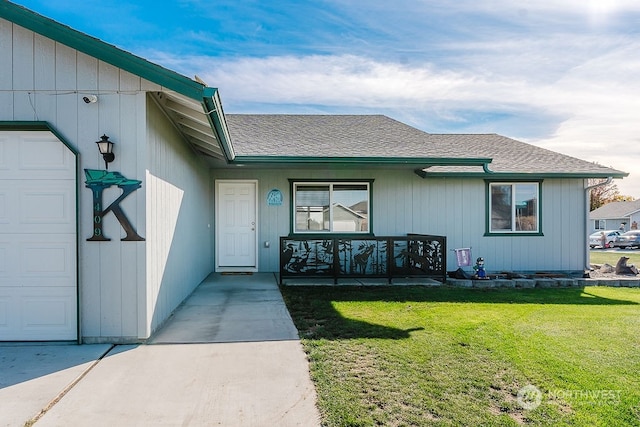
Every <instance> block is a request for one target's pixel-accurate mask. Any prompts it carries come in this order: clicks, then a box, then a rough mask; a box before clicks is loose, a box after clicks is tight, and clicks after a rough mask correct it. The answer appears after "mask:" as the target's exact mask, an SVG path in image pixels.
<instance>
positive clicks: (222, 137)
mask: <svg viewBox="0 0 640 427" xmlns="http://www.w3.org/2000/svg"><path fill="white" fill-rule="evenodd" d="M202 106H203V107H204V110H205V113H206V114H207V118H208V120H209V125H210V126H211V129H212V130H213V131H214V132H215V134H216V137H217V138H218V142H219V143H220V147H221V148H222V151H223V152H224V155H225V157H226V158H227V162H232V161H233V160H234V159H235V158H236V155H235V152H234V150H233V145H232V144H231V137H230V136H229V128H228V127H227V120H226V118H225V115H224V111H223V110H222V101H221V100H220V93H219V92H218V89H215V88H211V87H205V88H204V90H203V92H202Z"/></svg>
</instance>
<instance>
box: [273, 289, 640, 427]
mask: <svg viewBox="0 0 640 427" xmlns="http://www.w3.org/2000/svg"><path fill="white" fill-rule="evenodd" d="M282 292H283V295H284V297H285V301H286V303H287V306H288V308H289V310H290V312H291V315H292V317H293V319H294V322H295V324H296V326H297V328H298V330H299V331H300V336H301V337H302V343H303V346H304V348H305V351H306V352H307V354H308V357H309V361H310V369H311V376H312V379H313V381H314V382H315V385H316V389H317V392H318V405H319V408H320V412H321V414H322V417H323V425H326V426H377V425H382V426H413V425H415V426H421V425H437V426H481V425H482V426H501V425H504V426H509V425H514V426H515V425H523V424H524V425H580V426H585V425H589V426H597V425H601V426H613V425H615V426H624V425H636V426H637V425H640V338H639V334H640V289H629V288H604V287H593V288H586V289H584V290H582V289H529V290H525V289H523V290H492V291H482V290H465V289H451V288H425V287H401V286H398V287H343V286H339V287H282ZM525 386H535V387H536V389H533V390H534V391H536V390H539V391H540V397H541V404H540V405H538V406H536V405H535V403H536V401H535V400H534V399H532V398H533V397H536V396H535V394H528V395H526V394H525V395H524V396H522V397H521V398H520V399H518V392H519V391H520V390H522V389H523V387H525ZM529 389H531V387H529ZM523 406H525V408H523ZM526 408H530V409H526Z"/></svg>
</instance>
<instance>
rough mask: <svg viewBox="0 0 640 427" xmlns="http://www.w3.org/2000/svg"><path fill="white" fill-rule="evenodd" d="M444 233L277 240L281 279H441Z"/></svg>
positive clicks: (445, 249)
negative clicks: (434, 234)
mask: <svg viewBox="0 0 640 427" xmlns="http://www.w3.org/2000/svg"><path fill="white" fill-rule="evenodd" d="M446 254H447V248H446V237H444V236H429V235H423V234H409V235H407V236H386V237H373V236H362V237H360V236H354V237H328V236H327V237H325V236H318V235H296V236H291V237H281V238H280V283H282V280H283V279H285V278H295V277H300V278H303V277H304V278H332V279H333V280H334V283H337V281H338V279H344V278H386V279H388V281H389V283H392V280H393V279H394V278H407V277H426V278H432V279H435V280H439V281H441V282H443V283H444V281H445V280H446V265H447V260H446Z"/></svg>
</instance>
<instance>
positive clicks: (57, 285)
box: [0, 130, 77, 341]
mask: <svg viewBox="0 0 640 427" xmlns="http://www.w3.org/2000/svg"><path fill="white" fill-rule="evenodd" d="M76 251H77V248H76V166H75V156H74V154H73V152H71V151H70V150H69V149H68V148H67V147H66V146H65V145H64V144H63V143H62V142H60V141H59V140H58V139H57V138H56V137H55V136H54V135H53V134H52V133H51V132H48V131H30V132H25V131H21V132H17V131H2V130H0V341H51V340H75V339H76V338H77V303H76V301H77V292H76V286H77V280H76V275H77V273H76V262H77V260H76Z"/></svg>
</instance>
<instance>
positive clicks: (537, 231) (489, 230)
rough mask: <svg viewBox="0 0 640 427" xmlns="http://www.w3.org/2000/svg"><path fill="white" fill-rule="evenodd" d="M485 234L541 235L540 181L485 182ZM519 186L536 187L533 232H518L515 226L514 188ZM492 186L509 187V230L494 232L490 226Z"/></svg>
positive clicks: (515, 205) (515, 204) (515, 192)
mask: <svg viewBox="0 0 640 427" xmlns="http://www.w3.org/2000/svg"><path fill="white" fill-rule="evenodd" d="M487 184H488V185H487V206H488V208H487V234H488V235H514V234H525V235H542V217H541V205H542V181H507V182H504V181H489V182H487ZM519 185H535V186H536V210H535V218H536V223H535V229H533V230H518V226H517V217H518V215H517V203H516V195H517V191H516V188H517V187H518V186H519ZM494 186H511V228H510V229H497V230H494V229H493V226H492V222H493V221H492V214H493V205H492V197H491V196H492V187H494Z"/></svg>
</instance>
